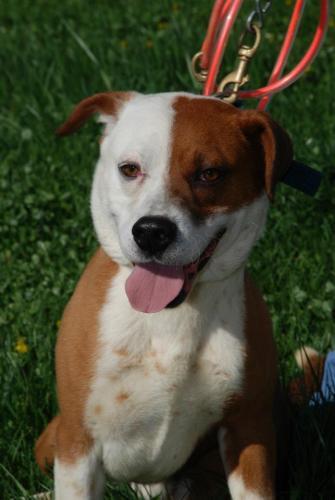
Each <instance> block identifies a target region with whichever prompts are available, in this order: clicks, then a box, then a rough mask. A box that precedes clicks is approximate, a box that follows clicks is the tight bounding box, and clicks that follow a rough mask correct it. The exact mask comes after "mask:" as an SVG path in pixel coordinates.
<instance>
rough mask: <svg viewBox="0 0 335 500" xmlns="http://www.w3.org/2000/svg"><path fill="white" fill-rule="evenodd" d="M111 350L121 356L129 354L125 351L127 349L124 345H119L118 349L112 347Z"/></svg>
mask: <svg viewBox="0 0 335 500" xmlns="http://www.w3.org/2000/svg"><path fill="white" fill-rule="evenodd" d="M113 352H114V354H116V355H117V356H121V357H126V356H129V352H128V351H127V349H126V348H125V347H121V348H120V349H113Z"/></svg>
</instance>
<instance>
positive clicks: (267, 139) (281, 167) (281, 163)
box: [239, 110, 293, 200]
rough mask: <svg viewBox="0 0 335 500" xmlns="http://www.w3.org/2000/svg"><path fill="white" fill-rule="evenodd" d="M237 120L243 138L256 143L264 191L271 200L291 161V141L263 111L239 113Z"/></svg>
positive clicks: (253, 143)
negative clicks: (259, 156) (262, 173)
mask: <svg viewBox="0 0 335 500" xmlns="http://www.w3.org/2000/svg"><path fill="white" fill-rule="evenodd" d="M239 120H240V125H241V129H242V131H243V133H244V135H245V137H246V138H247V139H248V140H249V141H250V143H251V144H252V145H256V144H257V143H258V149H259V151H260V154H261V156H262V158H261V161H262V163H263V166H264V186H265V191H266V193H267V195H268V197H269V199H270V200H272V199H273V195H274V190H275V186H276V184H277V182H278V181H279V180H280V179H281V178H282V177H283V176H284V174H285V173H286V171H287V170H288V168H289V167H290V164H291V162H292V160H293V147H292V142H291V139H290V137H289V135H288V134H287V132H285V130H284V129H283V128H282V127H280V126H279V125H278V124H277V123H276V122H275V121H273V120H272V118H270V116H269V115H268V113H265V112H263V111H256V110H245V111H241V114H240V116H239ZM255 141H256V142H255ZM256 147H257V146H256Z"/></svg>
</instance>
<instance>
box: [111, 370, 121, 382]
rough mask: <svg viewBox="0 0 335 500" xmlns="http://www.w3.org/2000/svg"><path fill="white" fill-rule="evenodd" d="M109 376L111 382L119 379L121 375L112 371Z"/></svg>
mask: <svg viewBox="0 0 335 500" xmlns="http://www.w3.org/2000/svg"><path fill="white" fill-rule="evenodd" d="M108 378H109V380H110V381H111V382H116V381H117V380H118V379H119V376H118V375H116V374H115V373H114V372H112V373H110V374H109V375H108Z"/></svg>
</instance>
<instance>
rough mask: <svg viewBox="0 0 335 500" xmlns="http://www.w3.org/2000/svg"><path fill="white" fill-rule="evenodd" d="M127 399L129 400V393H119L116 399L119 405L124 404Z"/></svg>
mask: <svg viewBox="0 0 335 500" xmlns="http://www.w3.org/2000/svg"><path fill="white" fill-rule="evenodd" d="M127 399H129V394H128V393H127V392H119V393H118V394H117V395H116V397H115V401H116V402H117V403H124V402H125V401H126V400H127Z"/></svg>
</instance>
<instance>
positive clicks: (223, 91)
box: [217, 24, 261, 104]
mask: <svg viewBox="0 0 335 500" xmlns="http://www.w3.org/2000/svg"><path fill="white" fill-rule="evenodd" d="M253 32H254V33H255V42H254V44H253V45H252V46H251V47H249V46H248V45H244V44H242V42H243V38H244V35H243V37H242V40H241V45H240V47H239V49H238V53H237V54H238V58H239V63H238V66H237V68H236V69H235V70H234V71H232V72H231V73H229V74H228V75H227V76H226V77H225V78H223V80H221V82H220V84H219V85H218V89H217V91H218V94H219V96H220V95H222V96H223V97H222V100H223V101H225V102H228V103H230V104H233V103H234V102H235V101H236V99H237V96H238V91H239V88H240V87H242V85H244V84H245V83H247V82H248V81H249V75H248V74H247V71H248V65H249V63H250V61H251V59H252V58H253V56H254V55H255V53H256V51H257V49H258V47H259V44H260V42H261V30H260V28H259V27H258V26H257V25H256V24H254V25H253ZM227 91H228V92H229V94H228V95H227Z"/></svg>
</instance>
